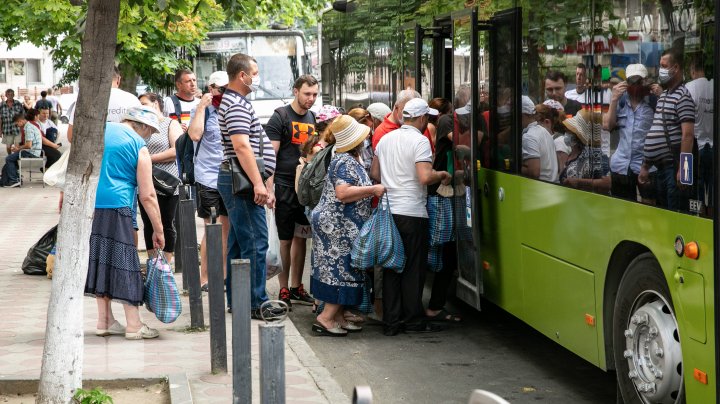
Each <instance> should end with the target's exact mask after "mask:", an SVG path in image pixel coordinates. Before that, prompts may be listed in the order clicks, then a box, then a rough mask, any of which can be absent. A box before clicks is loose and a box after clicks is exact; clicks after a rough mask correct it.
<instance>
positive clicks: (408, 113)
mask: <svg viewBox="0 0 720 404" xmlns="http://www.w3.org/2000/svg"><path fill="white" fill-rule="evenodd" d="M402 114H403V118H416V117H418V116H423V115H437V114H438V110H437V109H435V108H430V107H429V106H428V103H427V102H426V101H425V100H423V99H422V98H413V99H412V100H410V101H408V102H407V103H406V104H405V108H403V113H402Z"/></svg>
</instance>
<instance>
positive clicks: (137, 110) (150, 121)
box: [122, 105, 160, 132]
mask: <svg viewBox="0 0 720 404" xmlns="http://www.w3.org/2000/svg"><path fill="white" fill-rule="evenodd" d="M122 120H123V121H135V122H140V123H144V124H145V125H147V126H149V127H151V128H153V129H155V132H160V119H158V115H157V112H155V110H154V109H152V108H150V107H146V106H144V105H143V106H141V107H132V108H130V109H128V110H127V112H126V113H125V115H123V117H122Z"/></svg>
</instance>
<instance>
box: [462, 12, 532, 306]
mask: <svg viewBox="0 0 720 404" xmlns="http://www.w3.org/2000/svg"><path fill="white" fill-rule="evenodd" d="M520 21H521V20H520V9H511V10H506V11H503V12H500V13H497V14H496V15H495V16H494V17H493V18H491V19H490V20H489V21H479V20H478V13H477V10H476V9H473V10H467V11H462V12H459V13H457V14H453V16H452V28H453V29H452V43H453V56H452V57H453V63H452V66H453V69H452V88H453V90H454V96H453V99H454V104H455V113H454V130H453V149H454V151H455V155H454V165H453V167H452V169H453V171H454V172H453V173H452V174H453V185H454V188H455V205H454V206H455V209H454V219H455V221H454V223H455V239H456V245H457V268H458V272H459V276H458V282H457V290H456V294H457V296H458V297H459V298H460V299H461V300H463V301H465V302H466V303H468V304H470V305H471V306H473V307H475V308H477V309H480V296H481V295H482V294H483V260H482V258H481V251H480V246H481V243H482V239H481V237H482V236H483V233H484V232H481V229H483V228H484V227H483V223H482V220H483V216H485V217H487V215H482V213H483V212H482V208H483V207H482V206H481V200H482V198H481V192H487V189H485V188H486V187H484V186H480V184H479V172H480V167H481V166H482V167H491V168H500V169H501V170H502V171H515V172H517V164H518V160H517V158H515V156H513V155H512V152H510V153H508V151H509V150H517V147H516V146H515V145H511V144H508V145H505V144H504V143H505V142H515V140H514V139H515V136H512V135H510V136H508V135H507V134H508V133H509V134H514V133H517V130H518V128H517V127H516V126H517V124H518V122H519V120H518V119H516V118H517V117H516V116H515V114H517V111H518V108H517V107H511V108H509V111H510V113H511V115H510V116H500V113H499V112H500V111H503V110H504V109H503V107H504V105H501V103H504V102H510V103H513V102H514V103H515V104H519V102H520V86H519V83H520V75H519V72H520V64H519V63H517V62H518V60H516V59H519V56H518V55H519V54H520V52H519V51H520V49H519V46H520V45H519V42H520V38H519V32H520V30H519V24H520ZM488 90H489V94H488ZM488 95H489V98H488ZM492 111H496V113H493V112H492ZM503 153H506V154H507V155H503ZM513 168H514V169H515V170H513ZM498 198H499V200H500V202H502V199H503V195H502V190H500V192H499V194H498ZM497 226H499V222H497V221H495V225H494V226H493V227H497ZM485 227H487V226H485ZM490 233H491V234H492V233H494V232H493V231H491V232H490Z"/></svg>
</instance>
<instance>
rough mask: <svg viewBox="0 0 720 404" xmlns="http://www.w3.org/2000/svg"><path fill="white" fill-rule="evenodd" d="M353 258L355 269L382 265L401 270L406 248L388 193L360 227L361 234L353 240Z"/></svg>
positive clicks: (351, 255)
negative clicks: (392, 212) (391, 211)
mask: <svg viewBox="0 0 720 404" xmlns="http://www.w3.org/2000/svg"><path fill="white" fill-rule="evenodd" d="M350 258H351V263H352V266H353V267H355V268H360V269H366V268H373V267H375V266H376V265H379V266H381V267H383V268H389V269H392V270H394V271H396V272H402V270H403V267H404V266H405V248H404V247H403V242H402V238H401V237H400V232H399V231H398V229H397V227H396V226H395V221H394V220H393V217H392V214H391V213H390V203H389V202H388V199H387V195H385V196H383V197H382V198H381V200H380V203H379V204H378V207H377V208H375V211H374V212H373V214H372V215H371V216H370V219H368V221H367V222H365V224H364V225H363V226H362V228H360V233H359V234H358V236H357V238H356V239H355V240H354V241H353V245H352V250H351V251H350Z"/></svg>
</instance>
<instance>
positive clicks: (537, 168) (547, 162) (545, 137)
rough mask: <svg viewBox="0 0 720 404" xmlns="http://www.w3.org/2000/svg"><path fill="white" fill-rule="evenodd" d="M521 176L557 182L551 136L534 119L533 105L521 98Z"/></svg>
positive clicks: (556, 166)
mask: <svg viewBox="0 0 720 404" xmlns="http://www.w3.org/2000/svg"><path fill="white" fill-rule="evenodd" d="M522 125H523V128H524V130H523V135H522V159H523V162H522V175H524V176H526V177H530V178H535V179H539V180H542V181H549V182H557V181H558V175H559V173H558V162H557V155H556V153H555V143H554V142H553V137H552V135H551V134H550V133H549V132H548V131H547V130H545V128H543V127H542V126H540V125H539V124H538V122H537V118H536V117H535V104H534V103H533V102H532V100H531V99H530V97H528V96H526V95H523V97H522Z"/></svg>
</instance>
